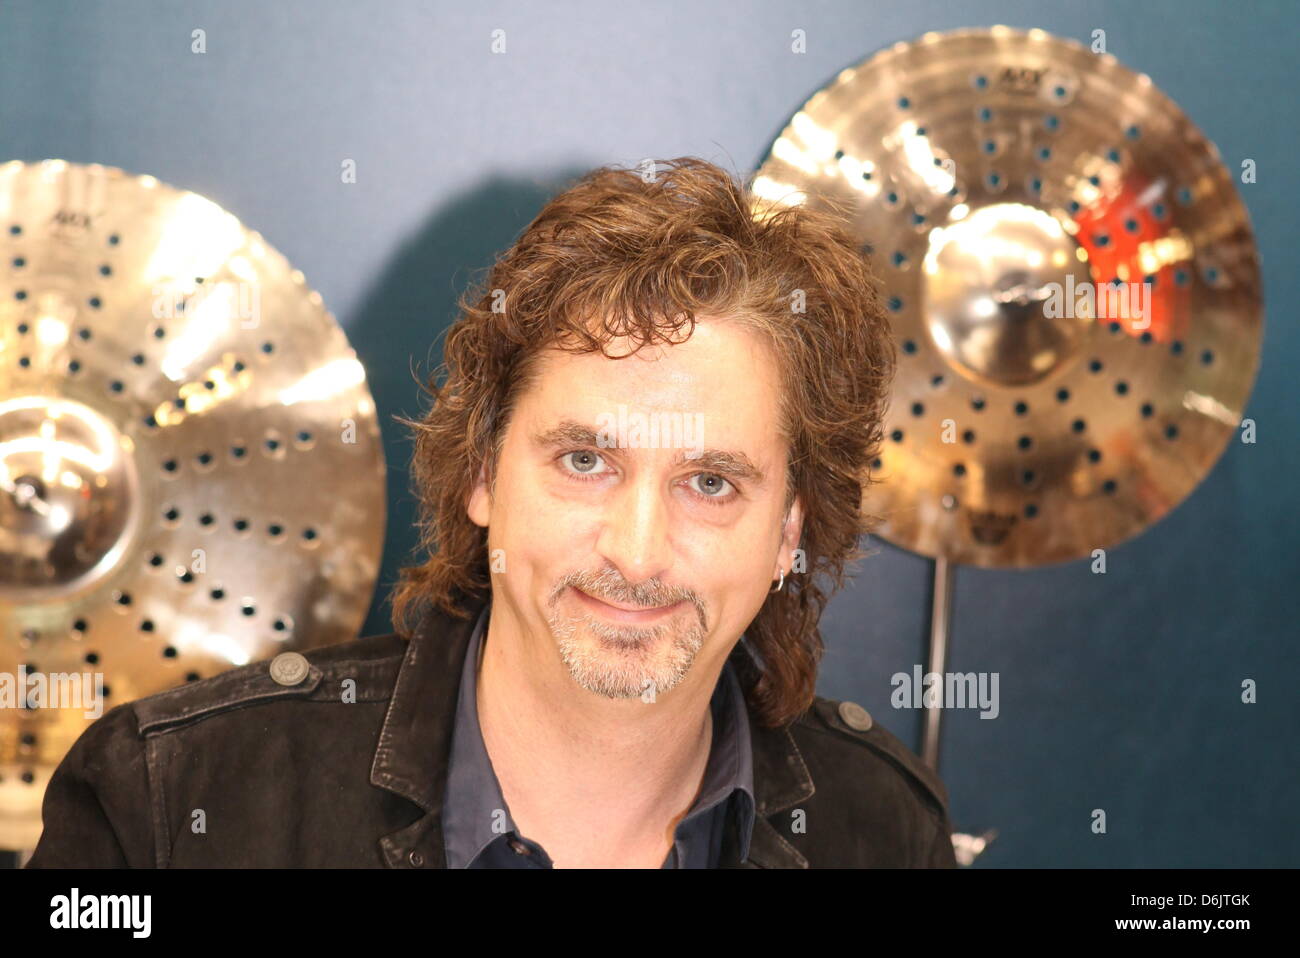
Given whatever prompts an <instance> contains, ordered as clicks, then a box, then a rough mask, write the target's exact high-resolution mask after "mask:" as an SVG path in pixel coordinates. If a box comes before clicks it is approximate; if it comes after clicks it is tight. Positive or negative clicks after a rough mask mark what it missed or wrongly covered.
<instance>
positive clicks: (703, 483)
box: [691, 472, 732, 499]
mask: <svg viewBox="0 0 1300 958" xmlns="http://www.w3.org/2000/svg"><path fill="white" fill-rule="evenodd" d="M696 480H699V485H698V486H696V487H695V488H696V490H697V491H698V492H699V494H700V495H701V496H703V497H704V498H705V499H727V498H730V497H729V496H728V495H727V490H729V489H731V488H732V485H731V483H730V482H729V481H728V480H726V479H723V478H722V477H721V476H715V475H714V474H713V473H710V472H697V473H696V474H695V475H694V476H692V477H691V481H692V482H694V481H696Z"/></svg>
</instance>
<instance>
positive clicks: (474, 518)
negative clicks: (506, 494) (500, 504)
mask: <svg viewBox="0 0 1300 958" xmlns="http://www.w3.org/2000/svg"><path fill="white" fill-rule="evenodd" d="M465 512H466V514H467V515H468V516H469V519H470V522H472V523H474V525H476V526H482V527H483V528H484V529H486V528H487V525H488V519H489V518H490V517H491V515H492V493H491V491H490V490H489V489H488V479H487V463H486V462H484V463H483V465H482V466H480V467H479V470H478V481H477V482H476V483H475V484H474V488H473V489H471V490H470V493H469V501H468V502H467V503H466V504H465Z"/></svg>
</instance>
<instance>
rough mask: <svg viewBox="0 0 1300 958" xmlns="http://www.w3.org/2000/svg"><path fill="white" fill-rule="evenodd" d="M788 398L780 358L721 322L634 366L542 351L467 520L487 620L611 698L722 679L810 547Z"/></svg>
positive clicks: (615, 348)
mask: <svg viewBox="0 0 1300 958" xmlns="http://www.w3.org/2000/svg"><path fill="white" fill-rule="evenodd" d="M630 348H631V347H630V345H629V344H628V343H627V342H626V341H622V342H620V341H615V342H614V343H613V344H611V345H610V346H609V347H607V351H608V352H610V353H612V354H614V355H616V356H622V355H624V354H626V353H628V352H629V350H630ZM779 389H780V380H779V373H778V369H777V366H776V363H775V361H774V359H773V357H772V356H771V354H770V351H769V348H768V347H767V346H765V344H764V343H763V341H762V340H760V339H759V338H758V336H756V335H755V334H754V333H752V332H749V331H748V330H745V329H744V328H742V327H741V326H739V325H737V324H735V323H731V322H727V321H724V320H718V319H707V318H706V319H701V320H700V321H699V322H698V323H697V325H696V327H695V330H694V332H693V333H692V334H691V336H690V338H689V339H688V340H686V341H684V342H681V343H678V344H676V345H672V346H654V347H643V348H642V349H641V350H640V351H638V352H636V353H634V354H633V355H631V356H627V357H626V358H622V359H610V358H608V357H606V356H604V355H602V354H601V353H599V352H595V353H586V354H574V353H567V352H563V351H560V350H555V349H550V350H546V351H545V352H544V353H543V354H541V356H539V357H538V375H537V379H536V381H535V383H534V384H533V385H532V387H531V388H530V389H529V390H527V392H526V393H524V394H523V395H521V396H520V397H519V400H518V403H517V405H516V408H515V412H514V415H513V417H512V419H511V421H510V424H509V426H508V428H507V431H506V435H505V441H504V445H503V447H502V450H501V456H500V459H499V462H498V464H497V479H496V485H495V489H494V490H491V491H489V489H488V488H487V485H486V484H485V483H483V482H480V483H479V485H478V486H477V488H476V489H475V490H474V492H473V493H472V495H471V498H470V501H469V503H468V507H469V508H468V511H469V515H470V518H471V519H472V520H473V521H474V522H476V523H477V524H479V525H480V526H486V527H487V528H488V550H489V556H490V562H491V563H492V568H493V575H492V579H493V617H494V618H495V617H496V616H497V615H499V614H500V615H504V616H505V617H506V619H507V621H510V620H513V626H514V627H517V628H518V629H519V630H520V634H521V635H522V636H523V638H524V641H526V642H533V641H544V642H545V643H546V644H547V646H548V647H546V648H543V649H536V648H535V649H533V650H532V651H533V652H534V653H537V652H540V653H541V654H543V655H546V654H555V653H558V655H559V658H560V660H561V661H562V662H563V663H564V665H565V667H566V668H567V670H568V672H569V675H570V676H571V677H572V678H573V680H574V681H575V682H577V683H578V684H579V685H580V686H582V687H583V688H585V689H588V690H589V691H591V692H594V693H596V694H598V695H602V696H606V697H608V698H617V699H627V698H634V697H643V698H649V697H650V696H657V695H660V694H662V693H664V692H667V691H669V690H670V689H672V688H674V687H676V686H677V685H678V684H679V683H681V682H682V681H683V680H685V679H686V678H687V676H688V674H690V672H691V668H692V666H693V665H694V664H695V663H696V661H697V659H698V660H699V661H700V662H701V663H702V664H703V663H708V665H709V666H710V667H708V668H706V669H704V674H716V669H720V668H721V663H722V660H723V659H725V657H726V655H727V654H728V653H729V652H730V650H731V648H732V646H733V645H734V644H735V642H736V640H737V639H738V638H739V637H740V635H741V633H742V632H743V631H744V629H745V627H746V626H747V625H749V623H750V622H751V621H752V620H753V618H754V616H755V615H756V614H757V613H758V610H759V608H760V607H761V606H762V604H763V602H764V600H765V598H766V595H767V592H768V590H769V588H770V587H771V585H772V581H773V580H774V579H775V578H776V577H777V574H778V573H777V570H778V569H779V568H780V569H785V570H786V572H787V575H788V573H789V569H790V565H791V561H792V555H791V553H792V551H793V550H794V549H795V548H796V547H797V546H798V543H799V534H800V529H801V524H802V511H801V506H800V503H799V502H798V501H797V500H796V501H795V503H794V505H793V507H792V508H791V510H790V512H789V514H788V518H787V514H786V512H785V511H784V510H783V506H784V503H785V494H786V488H785V473H786V462H787V456H788V452H789V450H788V449H787V445H786V443H785V441H784V439H783V438H781V436H780V435H779V432H778V428H777V425H778V419H777V413H778V409H779V398H780V397H779ZM498 550H499V551H498ZM512 631H513V628H512ZM697 674H698V673H697Z"/></svg>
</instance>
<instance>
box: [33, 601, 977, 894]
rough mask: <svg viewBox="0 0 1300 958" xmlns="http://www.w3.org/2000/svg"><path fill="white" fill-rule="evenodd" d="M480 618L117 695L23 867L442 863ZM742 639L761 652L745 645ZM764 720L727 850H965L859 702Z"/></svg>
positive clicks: (788, 854) (57, 786)
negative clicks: (751, 800)
mask: <svg viewBox="0 0 1300 958" xmlns="http://www.w3.org/2000/svg"><path fill="white" fill-rule="evenodd" d="M476 617H477V616H476V615H471V616H470V617H469V618H468V619H465V620H458V619H455V618H452V617H449V616H444V615H441V614H438V613H433V614H430V615H428V616H426V618H425V619H424V622H423V624H422V625H421V626H420V628H419V629H418V630H417V631H416V633H415V634H414V635H413V636H412V638H411V639H410V641H409V642H408V641H407V640H404V639H403V638H402V637H401V636H399V635H397V634H395V633H390V634H388V635H382V636H375V637H370V638H363V639H357V640H355V641H352V642H347V643H343V644H340V645H334V646H329V647H326V648H321V649H316V650H313V651H309V652H306V653H304V656H305V661H304V660H303V659H302V658H299V657H297V656H296V655H294V654H292V653H290V654H287V655H284V656H277V658H276V659H273V660H270V661H269V662H259V663H255V664H253V665H248V666H244V667H242V668H236V669H233V670H231V671H229V672H226V673H224V674H222V675H218V676H215V677H213V678H210V679H206V680H204V681H201V682H195V683H192V684H189V685H185V686H182V687H180V688H177V689H173V690H171V691H167V692H162V693H159V694H157V695H151V696H149V697H147V698H143V699H140V700H138V701H135V702H129V703H126V704H124V705H119V706H117V707H116V708H114V709H112V710H111V711H109V712H107V713H106V714H104V715H103V716H102V717H101V718H100V719H98V720H97V721H96V722H95V723H94V724H93V725H92V726H91V727H90V728H88V729H87V730H86V731H85V732H84V733H83V734H82V736H81V737H80V738H79V739H78V740H77V742H76V743H75V744H74V745H73V747H72V749H71V750H70V751H69V752H68V754H67V756H66V757H65V758H64V760H63V762H62V763H61V764H60V765H59V767H58V769H56V771H55V773H54V776H53V778H52V779H51V781H50V784H49V787H48V789H47V791H46V794H45V803H44V806H43V808H42V815H43V819H44V833H43V834H42V835H41V839H40V842H39V844H38V845H37V847H36V850H35V852H34V854H33V856H32V858H31V860H30V861H29V862H28V864H27V867H28V868H62V867H123V866H129V867H134V868H151V867H157V868H190V867H230V868H250V867H252V868H257V867H283V866H287V867H313V868H316V867H354V868H378V867H384V866H387V867H389V868H443V867H445V858H444V851H443V845H442V833H441V826H440V809H441V805H442V796H443V791H444V787H445V784H446V773H447V762H448V752H449V748H450V743H451V729H452V718H453V716H454V714H455V705H456V702H455V698H456V694H457V688H458V680H459V677H460V674H461V666H462V664H463V663H464V656H465V651H466V648H467V646H468V643H469V638H470V635H471V632H472V629H473V624H474V621H475V619H476ZM732 656H733V661H737V662H738V664H739V659H740V657H743V658H744V659H745V660H746V661H745V663H744V665H743V666H742V669H744V668H746V667H748V665H749V662H748V657H749V653H748V652H747V651H746V649H745V647H744V645H743V643H737V645H736V648H735V650H734V651H733V653H732ZM273 662H278V667H277V668H275V669H272V667H271V663H273ZM295 666H297V668H296V669H295ZM741 674H742V675H744V674H746V673H745V672H744V671H742V673H741ZM273 675H274V676H277V677H273ZM299 675H301V678H300V679H299V678H298V676H299ZM286 683H289V684H286ZM751 734H752V745H753V749H754V790H755V799H756V802H757V810H756V811H757V814H756V817H755V822H754V833H753V836H752V838H751V843H750V854H749V858H748V859H747V860H746V861H743V862H742V861H740V860H739V852H738V842H737V841H736V836H735V834H734V829H733V830H731V831H730V832H729V834H728V835H727V837H726V839H725V840H724V843H723V849H722V866H721V867H724V868H737V867H740V868H826V867H954V866H955V864H956V862H955V859H954V856H953V849H952V844H951V828H950V825H949V821H948V814H947V792H946V791H945V789H944V786H943V784H942V783H941V782H940V781H939V779H938V778H937V777H936V776H935V775H934V773H933V772H931V771H930V769H929V768H928V767H927V766H925V765H924V764H923V763H922V762H921V761H920V760H919V759H918V758H917V757H916V756H915V755H914V754H913V753H912V752H910V751H909V750H908V749H907V748H906V747H905V746H904V745H903V744H902V743H901V742H900V741H899V740H898V739H897V738H895V737H894V736H893V735H891V734H890V733H889V732H887V731H886V730H885V729H883V728H881V727H880V726H879V725H877V724H875V723H873V722H872V721H871V719H870V716H868V715H867V714H866V712H865V710H863V709H862V708H860V707H859V706H856V705H853V704H852V703H838V702H834V701H830V700H827V699H823V698H818V699H817V700H816V702H815V703H814V705H813V707H812V708H810V709H809V710H808V712H807V713H806V714H804V715H803V716H802V717H800V718H799V719H797V720H796V721H794V722H793V723H791V724H790V725H788V726H786V727H784V728H781V729H767V728H763V727H760V726H759V725H758V723H757V722H752V721H751Z"/></svg>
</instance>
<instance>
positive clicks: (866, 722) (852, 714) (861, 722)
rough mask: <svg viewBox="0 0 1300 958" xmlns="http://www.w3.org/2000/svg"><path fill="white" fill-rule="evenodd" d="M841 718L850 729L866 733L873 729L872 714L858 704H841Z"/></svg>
mask: <svg viewBox="0 0 1300 958" xmlns="http://www.w3.org/2000/svg"><path fill="white" fill-rule="evenodd" d="M840 718H841V719H843V720H844V724H845V725H847V726H848V727H849V728H852V729H857V730H858V731H859V732H865V731H867V729H869V728H871V713H870V712H868V711H867V710H866V709H864V708H863V707H862V706H861V705H859V704H858V703H857V702H841V703H840Z"/></svg>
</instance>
